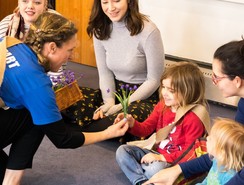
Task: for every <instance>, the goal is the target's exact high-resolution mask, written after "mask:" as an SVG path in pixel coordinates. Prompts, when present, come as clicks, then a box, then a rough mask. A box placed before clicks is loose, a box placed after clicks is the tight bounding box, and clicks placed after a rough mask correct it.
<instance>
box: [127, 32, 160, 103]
mask: <svg viewBox="0 0 244 185" xmlns="http://www.w3.org/2000/svg"><path fill="white" fill-rule="evenodd" d="M142 47H143V51H144V53H145V56H146V63H147V64H146V65H147V80H146V81H144V82H143V83H142V85H141V86H140V87H139V88H138V89H137V90H136V91H135V92H134V93H133V94H132V95H131V97H130V102H134V101H137V100H144V99H147V98H148V97H150V96H151V95H152V94H153V93H154V92H155V91H156V90H157V88H158V87H159V85H160V78H161V75H162V73H163V70H164V58H165V57H164V47H163V43H162V38H161V34H160V31H159V30H158V29H157V28H155V30H154V31H153V32H152V33H150V35H149V36H148V38H147V39H146V42H145V43H144V44H143V46H142Z"/></svg>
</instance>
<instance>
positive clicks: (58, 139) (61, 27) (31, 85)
mask: <svg viewBox="0 0 244 185" xmlns="http://www.w3.org/2000/svg"><path fill="white" fill-rule="evenodd" d="M76 33H77V29H76V27H75V26H74V24H73V23H72V22H70V21H69V20H67V19H65V18H64V17H62V16H60V15H57V14H52V13H48V12H45V13H43V14H41V15H40V17H39V18H38V19H37V20H36V21H35V22H34V23H33V24H32V25H31V26H30V28H29V32H28V35H27V36H26V39H25V44H23V43H22V44H18V45H16V46H13V47H10V48H8V55H7V58H6V61H8V62H7V63H6V69H5V73H4V78H3V82H2V85H1V87H0V98H2V100H3V101H4V102H5V104H6V105H7V106H8V107H10V108H9V109H7V110H4V109H0V122H1V124H0V146H1V150H0V162H1V166H0V172H1V177H2V178H4V179H0V181H1V182H2V180H3V184H4V185H7V184H11V185H15V184H19V183H20V181H21V178H22V176H23V173H24V169H26V168H31V166H32V160H33V156H34V154H35V152H36V150H37V148H38V147H39V145H40V143H41V141H42V139H43V136H44V134H45V135H46V136H47V137H48V138H49V139H50V140H51V142H52V143H53V144H54V145H55V146H56V147H57V148H77V147H80V146H82V145H87V144H91V143H95V142H98V141H102V140H105V139H110V138H112V137H118V136H121V135H123V134H124V133H125V132H126V130H127V129H128V125H127V124H125V122H124V121H121V122H120V124H119V125H118V126H116V125H114V126H111V127H109V128H108V129H106V130H104V131H102V132H97V133H81V132H79V131H74V130H71V129H68V126H69V125H68V124H65V123H64V120H63V119H62V116H61V114H60V112H59V110H58V107H57V104H56V100H55V94H54V92H53V90H52V84H51V81H50V80H49V78H48V76H47V75H46V73H45V71H46V70H49V69H50V70H51V71H57V70H58V69H59V68H60V66H61V65H62V64H63V63H65V62H67V61H68V60H69V59H70V58H71V55H72V51H73V49H74V48H75V43H76ZM10 59H11V60H10ZM13 63H15V64H18V65H14V66H13V65H11V64H13ZM10 144H12V145H11V148H10V153H9V156H7V155H6V153H5V152H4V151H3V149H4V148H5V147H6V146H8V145H10ZM5 169H6V172H5ZM4 173H5V176H4Z"/></svg>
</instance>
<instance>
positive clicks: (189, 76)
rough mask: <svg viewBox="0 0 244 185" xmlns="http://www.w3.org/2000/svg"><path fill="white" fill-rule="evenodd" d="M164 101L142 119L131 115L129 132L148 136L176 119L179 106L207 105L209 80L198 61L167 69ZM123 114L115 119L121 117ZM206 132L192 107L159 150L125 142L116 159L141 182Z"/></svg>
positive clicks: (134, 181)
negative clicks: (141, 120) (140, 120)
mask: <svg viewBox="0 0 244 185" xmlns="http://www.w3.org/2000/svg"><path fill="white" fill-rule="evenodd" d="M159 92H160V102H158V104H157V105H156V106H155V108H154V110H153V112H152V113H151V115H150V116H149V117H148V118H147V119H146V120H145V121H144V122H142V123H139V122H138V121H136V120H135V119H134V118H133V117H132V116H131V115H127V121H128V124H129V130H128V132H129V133H131V134H133V135H135V136H138V137H148V136H149V135H151V134H152V133H153V132H155V131H157V130H159V129H161V128H163V127H165V126H167V125H169V124H171V123H173V122H174V119H175V115H176V112H177V110H178V108H179V107H185V106H188V105H191V104H200V105H203V106H204V107H206V105H207V103H206V99H205V97H204V94H205V81H204V77H203V74H202V72H201V71H200V69H199V68H198V66H197V65H195V64H192V63H189V62H179V63H176V64H174V65H172V66H170V67H168V68H166V70H165V71H164V73H163V75H162V78H161V86H160V91H159ZM122 118H123V114H119V115H118V117H117V119H116V120H115V122H117V121H118V120H121V119H122ZM204 134H205V127H204V124H203V123H202V121H201V120H200V118H199V117H198V116H197V115H196V114H195V113H194V112H192V111H188V112H187V113H186V114H185V115H184V116H183V118H182V119H181V120H180V122H179V123H178V124H176V126H174V127H173V129H172V130H171V132H170V133H169V135H168V137H167V138H166V139H165V140H163V141H161V143H160V144H159V145H158V146H157V149H156V150H157V152H152V151H150V150H147V149H142V148H140V147H137V146H132V145H121V146H120V147H119V148H118V149H117V151H116V160H117V162H118V164H119V166H120V167H121V169H122V170H123V172H124V173H125V175H126V176H127V177H128V179H129V180H130V181H131V183H132V184H135V185H138V184H141V183H143V182H144V181H146V180H148V179H149V178H150V177H151V176H152V175H154V174H155V173H157V172H158V171H160V170H161V169H163V168H166V167H169V166H170V165H171V163H172V162H174V161H175V160H176V159H177V158H178V157H179V156H180V155H182V153H183V152H184V151H185V150H186V149H187V148H188V147H189V146H190V145H191V144H192V143H193V142H194V141H195V140H196V139H197V138H199V137H202V136H203V135H204Z"/></svg>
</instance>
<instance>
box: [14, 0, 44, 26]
mask: <svg viewBox="0 0 244 185" xmlns="http://www.w3.org/2000/svg"><path fill="white" fill-rule="evenodd" d="M46 6H47V0H19V1H18V7H19V11H20V14H21V16H22V17H23V19H24V22H25V24H31V23H32V22H34V21H36V20H37V17H38V16H39V15H40V14H41V13H43V12H44V11H45V10H46Z"/></svg>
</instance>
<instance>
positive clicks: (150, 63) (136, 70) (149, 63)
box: [93, 21, 164, 103]
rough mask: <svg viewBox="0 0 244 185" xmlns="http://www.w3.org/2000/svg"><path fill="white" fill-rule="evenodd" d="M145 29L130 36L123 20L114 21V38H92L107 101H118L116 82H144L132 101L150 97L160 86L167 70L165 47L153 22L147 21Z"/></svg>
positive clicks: (104, 97) (105, 100)
mask: <svg viewBox="0 0 244 185" xmlns="http://www.w3.org/2000/svg"><path fill="white" fill-rule="evenodd" d="M144 23H145V24H144V29H143V31H142V32H141V33H140V34H138V35H135V36H130V32H129V31H128V29H127V28H126V26H125V24H124V22H114V23H113V31H112V33H111V37H110V38H109V39H108V40H98V39H96V38H95V37H93V41H94V49H95V56H96V63H97V68H98V73H99V85H100V89H101V91H102V96H103V100H104V103H106V102H113V103H114V101H115V98H114V95H113V93H108V92H107V90H108V89H109V90H110V92H114V91H115V81H114V78H116V79H117V80H120V81H123V82H126V83H132V84H141V83H142V85H141V86H140V88H138V89H137V90H136V91H135V92H134V93H133V94H132V95H131V98H130V102H134V101H136V100H144V99H147V98H148V97H150V96H151V95H152V94H153V93H154V92H155V91H156V90H157V88H158V87H159V83H160V78H161V75H162V72H163V69H164V48H163V43H162V39H161V35H160V31H159V30H158V28H157V27H156V25H155V24H154V23H152V22H151V21H150V22H147V21H144Z"/></svg>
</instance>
